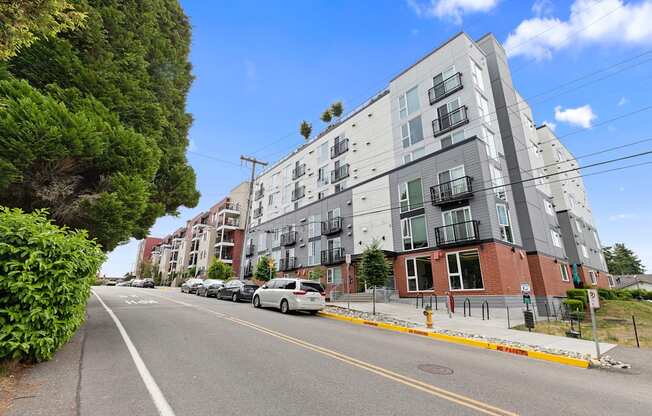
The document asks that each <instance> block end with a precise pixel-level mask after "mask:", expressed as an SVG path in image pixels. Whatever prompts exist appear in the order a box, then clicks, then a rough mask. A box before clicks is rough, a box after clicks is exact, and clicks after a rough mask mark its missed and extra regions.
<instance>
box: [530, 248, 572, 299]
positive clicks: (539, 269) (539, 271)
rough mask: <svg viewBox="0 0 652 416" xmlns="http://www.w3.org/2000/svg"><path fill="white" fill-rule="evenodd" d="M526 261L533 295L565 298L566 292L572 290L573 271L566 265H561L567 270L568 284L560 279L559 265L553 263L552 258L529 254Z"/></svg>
mask: <svg viewBox="0 0 652 416" xmlns="http://www.w3.org/2000/svg"><path fill="white" fill-rule="evenodd" d="M527 260H528V264H529V266H530V275H531V276H532V284H533V289H534V290H533V293H534V294H535V295H537V296H566V291H567V290H568V289H573V287H574V286H573V271H572V268H571V267H570V266H568V265H567V264H565V263H563V264H564V267H566V268H567V270H568V282H564V281H563V280H562V279H561V269H560V264H561V263H559V261H557V263H555V258H554V257H550V256H546V255H543V254H540V253H537V254H529V255H528V256H527Z"/></svg>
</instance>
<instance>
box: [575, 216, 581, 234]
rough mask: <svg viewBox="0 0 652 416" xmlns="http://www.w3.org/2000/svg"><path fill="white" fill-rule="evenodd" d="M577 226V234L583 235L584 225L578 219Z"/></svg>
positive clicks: (576, 220)
mask: <svg viewBox="0 0 652 416" xmlns="http://www.w3.org/2000/svg"><path fill="white" fill-rule="evenodd" d="M575 226H576V227H577V232H579V233H581V232H582V223H581V222H580V220H578V219H577V218H575Z"/></svg>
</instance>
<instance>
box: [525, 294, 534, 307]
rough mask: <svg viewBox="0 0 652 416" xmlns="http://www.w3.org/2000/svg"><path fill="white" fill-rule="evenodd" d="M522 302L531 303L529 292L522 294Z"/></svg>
mask: <svg viewBox="0 0 652 416" xmlns="http://www.w3.org/2000/svg"><path fill="white" fill-rule="evenodd" d="M523 303H525V304H526V305H530V304H532V298H530V295H529V294H527V293H524V294H523Z"/></svg>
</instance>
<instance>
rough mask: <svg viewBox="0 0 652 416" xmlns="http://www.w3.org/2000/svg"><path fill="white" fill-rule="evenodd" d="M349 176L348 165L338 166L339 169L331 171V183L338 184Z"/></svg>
mask: <svg viewBox="0 0 652 416" xmlns="http://www.w3.org/2000/svg"><path fill="white" fill-rule="evenodd" d="M348 176H349V164H348V163H347V164H346V165H343V166H340V167H339V168H337V169H335V170H333V171H331V183H335V182H339V181H341V180H342V179H344V178H347V177H348Z"/></svg>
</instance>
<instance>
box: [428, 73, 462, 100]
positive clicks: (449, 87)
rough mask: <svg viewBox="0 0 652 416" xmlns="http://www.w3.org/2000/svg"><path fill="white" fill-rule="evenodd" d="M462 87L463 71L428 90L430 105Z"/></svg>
mask: <svg viewBox="0 0 652 416" xmlns="http://www.w3.org/2000/svg"><path fill="white" fill-rule="evenodd" d="M461 89H462V73H460V72H458V73H457V74H454V75H452V76H450V77H448V78H446V79H445V80H443V81H442V82H440V83H439V84H437V85H435V86H434V87H432V88H430V89H429V90H428V99H429V100H430V105H432V104H434V103H436V102H437V101H439V100H441V99H443V98H446V97H448V96H449V95H451V94H453V93H455V92H456V91H459V90H461Z"/></svg>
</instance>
